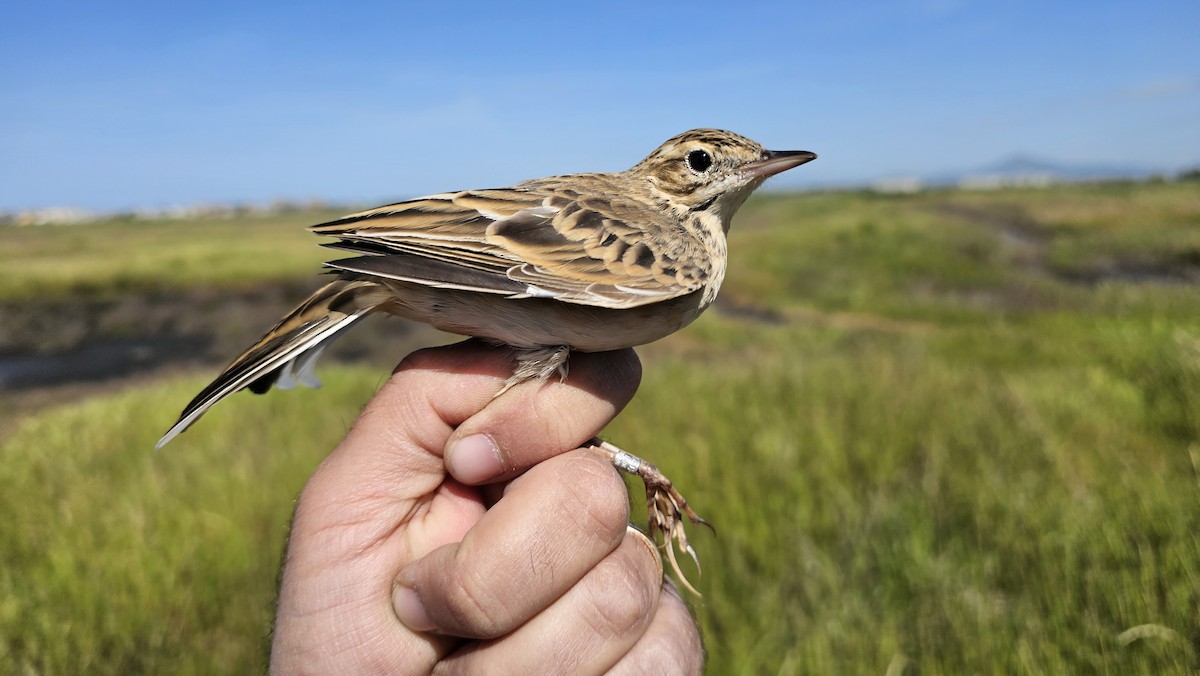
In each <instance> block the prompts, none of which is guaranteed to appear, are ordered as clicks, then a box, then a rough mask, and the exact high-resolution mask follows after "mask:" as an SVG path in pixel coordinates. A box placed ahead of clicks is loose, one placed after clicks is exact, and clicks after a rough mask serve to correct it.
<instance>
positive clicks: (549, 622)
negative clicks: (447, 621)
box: [437, 528, 669, 674]
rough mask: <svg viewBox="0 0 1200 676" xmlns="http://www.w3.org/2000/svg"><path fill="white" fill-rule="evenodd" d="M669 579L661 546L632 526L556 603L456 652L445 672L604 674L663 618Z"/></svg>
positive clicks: (444, 663)
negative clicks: (498, 667)
mask: <svg viewBox="0 0 1200 676" xmlns="http://www.w3.org/2000/svg"><path fill="white" fill-rule="evenodd" d="M662 579H663V578H662V562H661V560H660V559H659V557H658V553H657V551H656V549H655V547H654V545H653V544H652V543H651V542H650V541H649V540H648V539H646V536H645V535H642V534H641V533H639V532H638V531H636V530H633V529H632V528H630V529H628V530H627V532H626V535H625V537H624V539H623V540H622V542H621V545H620V547H618V548H617V549H616V550H615V551H614V552H612V553H611V554H609V555H608V556H607V557H606V558H605V559H604V560H603V561H601V562H600V563H599V564H598V565H597V566H596V567H595V568H593V569H592V570H591V571H589V572H588V574H587V575H586V576H585V577H584V578H583V579H582V580H580V581H579V583H578V584H576V585H575V586H574V587H572V588H571V589H570V591H568V592H567V593H566V594H564V595H563V597H562V598H560V599H558V600H557V601H556V602H555V603H554V605H552V606H550V607H549V608H547V609H546V610H544V611H542V612H541V613H539V614H538V615H536V616H535V617H533V619H531V620H529V622H527V623H525V624H524V625H522V626H521V627H519V628H518V629H517V630H516V631H514V632H512V633H511V634H509V635H507V636H504V637H503V638H499V639H496V640H492V641H486V642H483V643H475V644H470V645H469V646H468V647H465V648H463V649H461V650H459V651H458V652H456V653H454V654H452V655H450V656H448V657H447V658H446V659H445V660H443V661H442V662H441V663H439V664H438V668H437V672H438V673H447V674H454V673H462V674H474V673H482V672H485V671H486V670H487V667H488V666H489V665H495V664H503V665H505V669H506V670H507V671H509V672H510V673H519V674H550V673H569V674H589V673H592V674H600V673H604V672H605V671H607V670H608V669H609V668H610V667H611V666H612V665H614V664H616V663H617V662H618V661H620V660H621V659H622V657H623V656H624V655H625V653H626V652H628V651H629V649H630V648H631V647H633V646H634V645H635V644H637V643H638V642H639V639H640V638H641V637H642V634H643V633H644V632H645V631H646V629H647V627H648V626H649V625H650V623H651V621H652V618H654V617H655V610H656V609H657V607H658V605H659V594H660V590H661V589H662V587H661V585H662ZM644 673H669V672H644Z"/></svg>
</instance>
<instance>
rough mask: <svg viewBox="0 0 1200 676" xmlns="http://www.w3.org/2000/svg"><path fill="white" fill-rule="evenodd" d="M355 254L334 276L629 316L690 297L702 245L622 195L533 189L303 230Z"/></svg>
mask: <svg viewBox="0 0 1200 676" xmlns="http://www.w3.org/2000/svg"><path fill="white" fill-rule="evenodd" d="M310 230H312V231H313V232H315V233H317V234H320V235H328V236H332V237H336V238H338V241H337V242H334V243H332V244H330V245H328V246H331V247H334V248H338V249H344V250H347V251H351V252H353V253H356V254H360V255H359V256H357V257H354V258H348V259H342V260H337V261H332V262H330V263H328V265H329V266H330V267H332V268H334V269H337V270H347V271H352V272H359V273H365V274H369V275H375V276H378V277H384V278H389V279H398V280H403V281H408V282H416V283H419V284H426V285H429V286H435V287H442V288H456V289H466V290H471V291H477V292H482V293H495V294H500V295H503V296H507V297H510V298H529V297H541V298H553V299H556V300H560V301H564V302H570V303H577V304H581V305H593V306H599V307H607V308H628V307H636V306H639V305H645V304H648V303H654V302H658V301H662V300H667V299H670V298H674V297H677V296H682V295H686V294H688V293H692V292H693V291H696V290H698V289H700V288H702V287H703V286H704V283H705V282H706V281H707V275H708V274H709V266H708V261H707V258H705V257H704V256H703V255H700V245H699V243H698V242H697V241H695V239H694V238H692V237H691V236H690V235H689V234H687V232H686V231H685V230H683V229H682V227H679V228H678V229H677V230H674V231H673V230H671V229H670V224H669V223H668V221H667V220H666V218H665V216H663V215H661V214H659V213H657V212H655V211H654V210H652V209H651V208H650V207H647V206H645V205H641V204H638V203H634V202H630V201H628V200H625V199H623V198H621V197H620V196H598V197H596V198H593V199H584V198H581V197H580V196H579V195H578V193H573V192H565V191H552V190H547V189H538V188H536V187H522V186H518V187H516V188H508V189H501V190H478V191H467V192H458V193H444V194H439V195H431V196H429V197H423V198H420V199H416V200H411V201H408V202H400V203H398V204H392V205H389V206H385V207H379V208H377V209H371V210H369V211H363V212H360V213H357V214H352V215H350V216H346V217H344V218H341V219H338V220H336V221H332V222H329V223H323V224H321V225H316V226H313V227H312V228H310Z"/></svg>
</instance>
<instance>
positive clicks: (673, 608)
mask: <svg viewBox="0 0 1200 676" xmlns="http://www.w3.org/2000/svg"><path fill="white" fill-rule="evenodd" d="M662 590H663V591H662V596H661V598H660V600H659V603H658V611H657V612H656V613H655V614H654V619H653V621H651V623H650V627H649V628H648V629H647V630H646V633H644V634H642V636H641V638H640V639H639V640H638V642H637V643H636V644H635V645H634V646H633V648H631V649H630V650H629V652H627V653H626V654H625V655H624V657H622V658H621V661H619V662H617V664H616V665H615V666H613V668H612V669H611V670H610V671H609V672H608V673H609V674H629V675H630V676H636V675H639V674H700V673H702V672H703V671H704V645H703V644H702V642H701V640H700V629H699V628H698V627H697V626H696V620H695V618H693V617H692V614H691V612H690V611H689V610H688V608H687V605H686V604H684V602H683V599H681V598H680V597H679V590H677V589H676V588H675V585H674V584H673V583H672V582H671V580H670V579H669V578H663V580H662Z"/></svg>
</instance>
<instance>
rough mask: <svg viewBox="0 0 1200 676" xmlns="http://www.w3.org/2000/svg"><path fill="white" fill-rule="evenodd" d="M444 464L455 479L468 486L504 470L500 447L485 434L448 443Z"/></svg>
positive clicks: (473, 435)
mask: <svg viewBox="0 0 1200 676" xmlns="http://www.w3.org/2000/svg"><path fill="white" fill-rule="evenodd" d="M446 466H447V468H448V469H449V470H450V474H452V475H453V476H454V478H455V479H458V480H459V481H461V482H463V483H464V484H467V485H469V486H475V485H478V484H482V483H486V482H488V481H490V480H492V479H495V478H496V477H498V476H500V474H501V473H502V472H504V463H502V462H501V461H500V449H499V448H497V447H496V442H494V441H492V438H491V437H489V436H488V435H486V434H472V435H471V436H468V437H463V438H462V439H459V440H458V441H455V442H454V443H452V444H450V447H449V448H447V449H446Z"/></svg>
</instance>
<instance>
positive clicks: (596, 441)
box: [584, 437, 712, 596]
mask: <svg viewBox="0 0 1200 676" xmlns="http://www.w3.org/2000/svg"><path fill="white" fill-rule="evenodd" d="M584 448H589V449H592V450H595V451H597V452H598V453H600V454H601V455H603V456H604V457H606V458H608V460H609V462H611V463H612V464H614V465H616V467H617V469H619V470H621V471H624V472H627V473H629V474H634V475H637V476H638V477H641V479H642V483H643V484H645V486H646V517H647V519H648V521H649V531H650V539H651V540H654V541H655V542H658V537H659V535H660V534H661V535H662V536H663V542H662V543H661V546H662V547H663V548H664V549H666V550H667V558H668V559H669V560H670V561H671V568H672V569H673V570H674V571H675V575H676V576H678V578H679V581H680V583H681V584H683V586H684V587H686V588H687V590H688V591H690V592H692V593H693V594H695V595H697V596H699V595H700V592H698V591H696V588H695V587H693V586H692V585H691V583H689V582H688V580H687V577H685V576H684V574H683V571H681V570H680V569H679V561H678V560H676V558H675V548H676V547H678V548H679V550H680V551H683V552H687V554H688V556H691V557H692V561H693V562H695V564H696V570H697V572H698V571H699V570H700V557H698V556H696V550H694V549H692V546H691V545H690V544H688V539H687V534H686V533H685V532H684V530H683V517H684V515H687V517H688V519H690V520H691V521H692V523H697V524H703V525H705V526H708V528H709V529H710V530H711V529H712V525H710V524H709V523H708V522H707V521H705V520H704V519H702V518H700V515H699V514H697V513H696V512H695V511H694V510H693V509H692V508H691V507H689V506H688V503H687V500H685V499H684V498H683V495H681V494H680V493H679V491H678V490H677V489H676V488H675V486H673V485H671V480H670V479H668V478H667V477H666V475H665V474H663V473H662V472H660V471H659V470H658V468H657V467H655V466H654V465H651V464H650V463H648V462H646V461H645V460H642V459H641V458H639V457H637V456H635V455H631V454H629V453H626V452H625V451H623V450H621V449H620V448H617V447H616V446H614V445H612V444H610V443H608V442H607V441H604V440H603V439H600V438H599V437H593V438H592V440H591V441H589V442H588V443H587V444H585V445H584ZM672 541H674V543H672Z"/></svg>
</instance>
